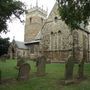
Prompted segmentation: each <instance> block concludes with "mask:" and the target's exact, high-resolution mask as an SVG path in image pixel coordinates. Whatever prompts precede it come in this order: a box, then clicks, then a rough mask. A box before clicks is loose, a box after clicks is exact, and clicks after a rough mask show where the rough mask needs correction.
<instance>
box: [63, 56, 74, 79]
mask: <svg viewBox="0 0 90 90" xmlns="http://www.w3.org/2000/svg"><path fill="white" fill-rule="evenodd" d="M73 68H74V60H73V56H72V55H70V56H69V57H68V60H67V61H66V64H65V80H72V79H73Z"/></svg>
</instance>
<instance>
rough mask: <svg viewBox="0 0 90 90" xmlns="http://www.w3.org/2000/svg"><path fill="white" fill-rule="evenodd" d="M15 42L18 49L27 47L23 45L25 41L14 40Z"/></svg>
mask: <svg viewBox="0 0 90 90" xmlns="http://www.w3.org/2000/svg"><path fill="white" fill-rule="evenodd" d="M15 44H16V46H17V47H18V48H20V49H28V48H27V47H26V46H25V43H24V42H20V41H15Z"/></svg>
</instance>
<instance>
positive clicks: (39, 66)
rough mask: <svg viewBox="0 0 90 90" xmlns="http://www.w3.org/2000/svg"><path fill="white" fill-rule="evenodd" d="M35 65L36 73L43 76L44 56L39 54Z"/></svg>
mask: <svg viewBox="0 0 90 90" xmlns="http://www.w3.org/2000/svg"><path fill="white" fill-rule="evenodd" d="M36 66H37V75H38V76H44V75H45V68H46V58H45V56H40V57H38V58H37V61H36Z"/></svg>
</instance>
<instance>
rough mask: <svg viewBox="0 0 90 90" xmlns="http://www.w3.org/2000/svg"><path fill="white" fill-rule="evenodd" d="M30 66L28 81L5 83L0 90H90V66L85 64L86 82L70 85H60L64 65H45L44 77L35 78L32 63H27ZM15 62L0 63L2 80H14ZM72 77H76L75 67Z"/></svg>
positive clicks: (33, 64)
mask: <svg viewBox="0 0 90 90" xmlns="http://www.w3.org/2000/svg"><path fill="white" fill-rule="evenodd" d="M29 63H30V65H31V76H30V79H29V80H28V81H19V82H13V83H10V82H8V81H7V82H8V83H5V84H1V85H0V90H90V64H85V75H86V76H87V79H86V80H83V81H82V82H80V83H77V84H72V85H67V86H65V85H61V80H62V79H63V78H64V64H59V63H57V64H55V63H53V64H47V66H46V73H47V74H46V76H43V77H37V76H36V75H35V72H36V66H35V63H34V62H29ZM15 66H16V61H15V60H7V61H6V62H0V69H1V70H2V78H3V79H6V78H16V77H17V70H16V69H15ZM74 71H75V72H74V75H75V76H76V75H77V65H75V70H74Z"/></svg>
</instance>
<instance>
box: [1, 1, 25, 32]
mask: <svg viewBox="0 0 90 90" xmlns="http://www.w3.org/2000/svg"><path fill="white" fill-rule="evenodd" d="M24 11H25V6H24V4H23V3H22V2H20V1H16V0H0V33H1V32H2V31H3V32H7V20H10V19H11V16H12V15H15V16H16V17H17V18H19V19H20V15H21V14H22V13H23V12H24Z"/></svg>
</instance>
